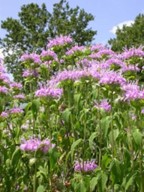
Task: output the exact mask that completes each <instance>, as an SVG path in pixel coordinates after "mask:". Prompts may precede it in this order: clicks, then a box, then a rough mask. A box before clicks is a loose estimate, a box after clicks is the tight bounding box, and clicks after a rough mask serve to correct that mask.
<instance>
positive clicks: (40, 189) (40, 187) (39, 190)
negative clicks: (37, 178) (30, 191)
mask: <svg viewBox="0 0 144 192" xmlns="http://www.w3.org/2000/svg"><path fill="white" fill-rule="evenodd" d="M36 192H45V188H44V186H43V185H40V186H39V187H38V188H37V191H36Z"/></svg>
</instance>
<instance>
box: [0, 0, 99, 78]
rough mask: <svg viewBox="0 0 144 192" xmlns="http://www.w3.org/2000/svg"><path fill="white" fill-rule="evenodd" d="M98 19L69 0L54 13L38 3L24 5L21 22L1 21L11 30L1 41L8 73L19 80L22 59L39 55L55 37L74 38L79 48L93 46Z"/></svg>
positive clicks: (54, 8)
mask: <svg viewBox="0 0 144 192" xmlns="http://www.w3.org/2000/svg"><path fill="white" fill-rule="evenodd" d="M93 20H94V16H93V15H92V14H89V13H87V12H86V11H85V10H84V9H80V8H79V7H78V6H77V7H76V8H70V6H69V3H68V2H67V1H66V0H61V1H60V2H59V3H56V4H54V5H53V11H52V13H50V12H49V11H48V10H47V7H46V5H45V4H44V3H43V4H42V5H41V6H39V5H38V4H35V3H31V4H27V5H23V6H22V7H21V10H20V12H19V13H18V19H13V18H7V19H6V20H4V21H2V22H1V28H2V29H5V30H6V31H7V33H6V36H5V37H4V38H2V39H1V42H0V44H1V47H2V48H3V50H4V53H6V55H5V63H6V66H7V68H8V71H9V72H10V73H12V74H13V75H14V78H15V79H17V78H18V79H19V78H20V76H19V71H20V70H21V67H20V65H19V64H18V57H19V55H20V54H22V53H23V52H39V51H41V48H42V47H45V46H46V43H47V41H48V40H50V39H51V38H54V37H56V36H59V35H70V36H71V37H72V38H73V39H74V41H75V43H77V44H78V45H86V44H90V43H91V42H92V40H93V39H94V35H95V34H96V31H94V30H92V29H91V28H88V25H89V22H90V21H93Z"/></svg>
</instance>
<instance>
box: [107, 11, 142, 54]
mask: <svg viewBox="0 0 144 192" xmlns="http://www.w3.org/2000/svg"><path fill="white" fill-rule="evenodd" d="M108 43H109V44H110V45H111V48H112V50H113V51H117V52H121V51H122V50H123V48H124V47H126V48H128V49H129V48H131V47H139V46H141V45H144V14H139V15H138V16H137V17H136V18H135V20H134V23H133V24H132V25H131V26H126V25H124V26H123V28H122V29H119V28H118V29H117V31H116V38H113V39H110V40H109V41H108Z"/></svg>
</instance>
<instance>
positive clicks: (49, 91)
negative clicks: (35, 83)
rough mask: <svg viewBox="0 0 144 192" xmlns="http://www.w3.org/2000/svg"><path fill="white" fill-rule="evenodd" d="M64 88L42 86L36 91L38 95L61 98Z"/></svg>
mask: <svg viewBox="0 0 144 192" xmlns="http://www.w3.org/2000/svg"><path fill="white" fill-rule="evenodd" d="M62 93H63V90H62V89H60V88H51V87H42V88H40V89H39V90H37V91H36V92H35V96H36V97H53V98H60V97H61V95H62Z"/></svg>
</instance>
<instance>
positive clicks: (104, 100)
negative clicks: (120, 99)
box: [95, 99, 111, 112]
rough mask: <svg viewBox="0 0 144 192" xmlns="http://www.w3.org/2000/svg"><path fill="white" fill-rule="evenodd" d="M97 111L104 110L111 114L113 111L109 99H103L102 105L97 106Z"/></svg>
mask: <svg viewBox="0 0 144 192" xmlns="http://www.w3.org/2000/svg"><path fill="white" fill-rule="evenodd" d="M95 107H96V108H97V109H103V110H104V111H106V112H109V111H110V110H111V105H110V104H109V103H108V101H107V99H103V100H102V101H101V102H100V104H97V103H96V105H95Z"/></svg>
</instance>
